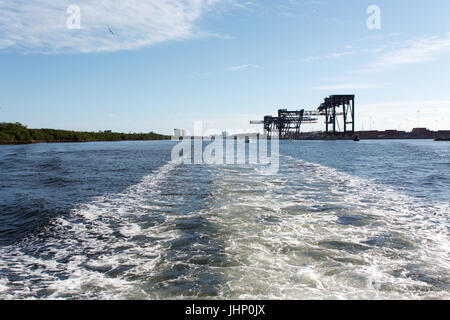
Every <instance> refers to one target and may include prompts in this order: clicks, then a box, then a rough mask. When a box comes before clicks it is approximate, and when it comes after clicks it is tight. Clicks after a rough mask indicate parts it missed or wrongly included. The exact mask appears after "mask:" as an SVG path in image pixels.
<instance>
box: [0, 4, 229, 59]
mask: <svg viewBox="0 0 450 320" xmlns="http://www.w3.org/2000/svg"><path fill="white" fill-rule="evenodd" d="M225 1H226V0H127V1H122V0H77V1H73V0H60V1H54V0H34V1H29V0H14V1H11V0H0V50H1V49H10V50H19V51H21V52H39V53H61V52H76V53H86V52H102V51H117V50H130V49H138V48H142V47H146V46H150V45H153V44H157V43H161V42H165V41H170V40H183V39H189V38H193V37H198V36H204V35H206V34H207V33H205V32H202V31H200V30H198V29H197V28H196V26H195V23H196V21H197V20H198V19H199V18H200V17H201V16H202V15H203V14H204V13H205V12H207V11H209V10H212V9H213V8H214V7H215V5H217V4H218V3H219V2H225ZM72 4H75V5H77V6H79V7H80V9H81V29H80V30H76V29H74V30H69V29H68V28H67V26H66V21H67V19H68V17H69V14H67V13H66V10H67V8H68V7H69V5H72ZM108 26H110V27H111V29H112V30H113V32H114V35H112V34H111V33H110V32H109V31H108Z"/></svg>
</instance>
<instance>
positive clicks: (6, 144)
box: [0, 139, 171, 146]
mask: <svg viewBox="0 0 450 320" xmlns="http://www.w3.org/2000/svg"><path fill="white" fill-rule="evenodd" d="M126 141H171V140H170V139H148V140H86V141H79V140H78V141H76V140H73V141H64V140H63V141H58V140H51V141H46V140H33V141H17V142H9V141H0V145H1V146H8V145H25V144H41V143H89V142H126Z"/></svg>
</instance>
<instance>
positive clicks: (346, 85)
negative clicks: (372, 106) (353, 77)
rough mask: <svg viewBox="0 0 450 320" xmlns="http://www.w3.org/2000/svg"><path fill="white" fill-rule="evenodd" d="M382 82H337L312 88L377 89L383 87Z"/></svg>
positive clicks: (312, 88) (311, 88)
mask: <svg viewBox="0 0 450 320" xmlns="http://www.w3.org/2000/svg"><path fill="white" fill-rule="evenodd" d="M383 86H384V85H383V84H380V83H337V84H329V85H323V86H314V87H310V88H309V89H310V90H358V89H377V88H381V87H383Z"/></svg>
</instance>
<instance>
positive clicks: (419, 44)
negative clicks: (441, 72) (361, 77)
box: [358, 33, 450, 73]
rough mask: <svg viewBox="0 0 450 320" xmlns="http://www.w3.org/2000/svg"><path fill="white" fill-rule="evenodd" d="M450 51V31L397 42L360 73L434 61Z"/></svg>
mask: <svg viewBox="0 0 450 320" xmlns="http://www.w3.org/2000/svg"><path fill="white" fill-rule="evenodd" d="M448 52H450V33H447V34H446V35H445V36H442V37H437V36H432V37H422V38H416V39H412V40H408V41H405V42H403V43H400V44H397V46H396V47H395V48H393V49H391V50H390V51H387V52H385V53H383V54H380V55H379V57H378V58H377V59H375V61H373V62H372V63H371V64H370V65H368V66H366V67H365V68H363V69H361V70H359V71H358V73H367V72H378V71H383V70H386V69H389V68H392V67H395V66H400V65H407V64H416V63H423V62H429V61H434V60H436V59H437V58H438V56H439V55H441V54H444V53H448Z"/></svg>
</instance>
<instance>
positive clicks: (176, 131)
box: [173, 129, 186, 137]
mask: <svg viewBox="0 0 450 320" xmlns="http://www.w3.org/2000/svg"><path fill="white" fill-rule="evenodd" d="M185 135H186V130H185V129H173V136H174V137H184V136H185Z"/></svg>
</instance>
